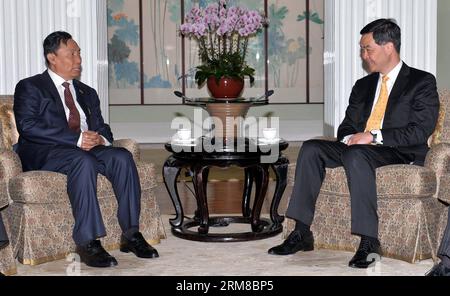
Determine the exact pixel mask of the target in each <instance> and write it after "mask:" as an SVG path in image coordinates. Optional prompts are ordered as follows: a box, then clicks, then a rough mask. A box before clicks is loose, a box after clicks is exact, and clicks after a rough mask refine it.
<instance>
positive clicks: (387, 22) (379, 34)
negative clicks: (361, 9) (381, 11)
mask: <svg viewBox="0 0 450 296" xmlns="http://www.w3.org/2000/svg"><path fill="white" fill-rule="evenodd" d="M369 33H373V39H374V40H375V42H376V43H377V44H378V45H384V44H386V43H388V42H392V43H393V44H394V47H395V49H396V50H397V53H400V49H401V46H402V32H401V29H400V27H399V26H398V25H397V23H396V21H395V20H394V19H378V20H376V21H373V22H371V23H370V24H368V25H367V26H365V27H364V29H362V30H361V35H365V34H369Z"/></svg>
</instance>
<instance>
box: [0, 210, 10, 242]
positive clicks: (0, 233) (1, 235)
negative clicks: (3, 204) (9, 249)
mask: <svg viewBox="0 0 450 296" xmlns="http://www.w3.org/2000/svg"><path fill="white" fill-rule="evenodd" d="M8 244H9V240H8V235H6V229H5V225H3V219H2V214H1V213H0V250H1V249H3V248H4V247H6V246H7V245H8Z"/></svg>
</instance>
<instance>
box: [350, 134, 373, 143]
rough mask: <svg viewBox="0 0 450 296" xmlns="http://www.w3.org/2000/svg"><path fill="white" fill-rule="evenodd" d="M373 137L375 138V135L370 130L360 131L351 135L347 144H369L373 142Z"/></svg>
mask: <svg viewBox="0 0 450 296" xmlns="http://www.w3.org/2000/svg"><path fill="white" fill-rule="evenodd" d="M372 139H373V136H372V134H371V133H370V132H365V133H358V134H355V135H353V137H351V138H350V139H349V140H348V143H347V145H348V146H353V145H369V144H372Z"/></svg>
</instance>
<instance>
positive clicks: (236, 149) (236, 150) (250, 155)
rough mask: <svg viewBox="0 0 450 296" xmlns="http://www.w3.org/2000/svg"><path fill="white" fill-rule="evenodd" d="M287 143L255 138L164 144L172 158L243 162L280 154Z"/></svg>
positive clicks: (207, 139) (196, 140)
mask: <svg viewBox="0 0 450 296" xmlns="http://www.w3.org/2000/svg"><path fill="white" fill-rule="evenodd" d="M288 146H289V143H288V142H286V141H285V140H283V139H274V140H273V141H267V140H264V139H261V138H260V139H256V138H251V139H249V138H235V139H226V140H224V139H222V138H220V139H218V140H217V139H216V138H207V137H202V138H198V139H192V140H189V141H172V142H168V143H166V144H165V148H166V150H167V151H169V152H171V153H173V155H174V157H176V158H181V159H185V160H195V159H197V160H198V159H202V160H240V159H242V160H245V159H248V160H250V159H259V158H260V157H261V156H264V155H272V154H276V155H277V156H278V155H280V154H281V152H282V151H284V150H286V149H287V148H288Z"/></svg>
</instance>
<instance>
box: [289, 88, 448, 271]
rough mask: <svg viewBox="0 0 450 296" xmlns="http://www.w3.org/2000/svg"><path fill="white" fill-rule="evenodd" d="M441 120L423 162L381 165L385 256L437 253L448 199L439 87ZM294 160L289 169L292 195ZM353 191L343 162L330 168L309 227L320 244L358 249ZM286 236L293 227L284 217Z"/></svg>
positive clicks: (444, 96)
mask: <svg viewBox="0 0 450 296" xmlns="http://www.w3.org/2000/svg"><path fill="white" fill-rule="evenodd" d="M440 101H441V109H440V116H439V122H438V125H437V127H436V130H435V132H434V134H433V136H432V137H431V138H430V146H431V147H432V148H431V149H430V151H429V152H428V155H427V159H426V163H425V166H424V167H420V166H415V165H391V166H386V167H382V168H379V169H377V171H376V176H377V192H378V216H379V239H380V241H381V246H382V252H383V256H386V257H391V258H395V259H400V260H404V261H407V262H411V263H414V262H416V261H418V260H423V259H428V258H433V259H435V258H436V252H437V248H438V247H439V243H440V239H441V237H442V234H443V231H444V229H445V225H446V222H447V209H446V207H445V204H448V203H450V116H446V115H447V114H450V110H448V109H449V108H450V106H449V104H450V93H449V92H448V91H441V92H440ZM294 177H295V163H294V164H291V165H290V167H289V173H288V187H287V189H286V193H285V194H286V195H287V197H288V198H290V195H291V193H292V187H293V184H294ZM350 219H351V214H350V194H349V190H348V186H347V178H346V175H345V171H344V169H343V168H342V167H340V168H336V169H327V171H326V177H325V180H324V183H323V184H322V187H321V190H320V194H319V198H318V200H317V206H316V215H315V218H314V223H313V225H312V226H311V229H312V231H313V232H314V238H315V244H316V247H317V248H327V249H333V250H342V251H352V252H355V251H356V249H357V247H358V243H359V238H358V237H356V236H353V235H351V233H350V229H351V227H350V225H351V220H350ZM285 226H286V227H284V236H286V235H287V234H288V233H290V232H291V231H292V230H293V228H294V221H293V220H291V219H286V221H285Z"/></svg>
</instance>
